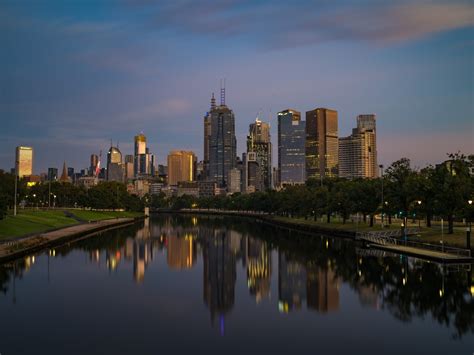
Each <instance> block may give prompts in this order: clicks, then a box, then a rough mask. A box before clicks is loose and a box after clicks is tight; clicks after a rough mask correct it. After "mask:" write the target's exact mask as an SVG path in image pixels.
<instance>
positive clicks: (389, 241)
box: [358, 233, 471, 258]
mask: <svg viewBox="0 0 474 355" xmlns="http://www.w3.org/2000/svg"><path fill="white" fill-rule="evenodd" d="M358 239H361V240H365V241H367V242H371V243H374V244H378V245H396V246H407V247H412V248H418V249H423V250H431V251H435V252H439V253H446V254H451V255H455V256H457V257H466V258H470V257H471V251H470V250H468V249H462V248H456V247H447V246H444V245H443V246H439V245H436V244H429V243H420V242H414V241H409V240H404V239H397V238H392V237H385V236H381V235H370V234H369V233H367V234H365V235H362V236H359V237H358Z"/></svg>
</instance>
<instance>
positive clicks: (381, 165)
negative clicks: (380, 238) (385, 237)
mask: <svg viewBox="0 0 474 355" xmlns="http://www.w3.org/2000/svg"><path fill="white" fill-rule="evenodd" d="M379 168H380V171H381V172H380V178H381V181H382V209H381V211H380V212H381V213H382V229H383V228H384V223H383V222H384V221H383V206H384V202H383V164H380V165H379Z"/></svg>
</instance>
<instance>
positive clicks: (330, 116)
mask: <svg viewBox="0 0 474 355" xmlns="http://www.w3.org/2000/svg"><path fill="white" fill-rule="evenodd" d="M338 147H339V142H338V131H337V111H335V110H330V109H327V108H316V109H314V110H311V111H308V112H306V177H307V178H308V179H310V178H316V179H321V178H323V177H335V176H338V166H339V148H338Z"/></svg>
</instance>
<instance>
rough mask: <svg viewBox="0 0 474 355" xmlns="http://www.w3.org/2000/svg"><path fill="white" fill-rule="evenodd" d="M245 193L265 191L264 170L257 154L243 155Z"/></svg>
mask: <svg viewBox="0 0 474 355" xmlns="http://www.w3.org/2000/svg"><path fill="white" fill-rule="evenodd" d="M242 160H243V165H244V169H243V176H244V183H243V189H242V191H243V192H247V193H252V192H255V191H262V190H263V180H262V175H263V174H262V169H261V166H260V164H259V162H258V160H257V153H255V152H249V153H247V154H245V153H244V154H243V158H242Z"/></svg>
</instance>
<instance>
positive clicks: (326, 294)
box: [306, 263, 340, 313]
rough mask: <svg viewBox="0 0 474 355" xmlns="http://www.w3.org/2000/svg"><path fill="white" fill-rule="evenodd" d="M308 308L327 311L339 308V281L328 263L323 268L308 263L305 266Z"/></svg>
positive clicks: (322, 311)
mask: <svg viewBox="0 0 474 355" xmlns="http://www.w3.org/2000/svg"><path fill="white" fill-rule="evenodd" d="M306 275H307V281H306V292H307V305H308V309H311V310H315V311H318V312H320V313H328V312H333V311H337V310H338V309H339V287H340V281H339V279H338V278H337V277H336V274H335V273H334V271H333V270H332V268H331V265H330V264H329V263H328V266H327V267H325V268H322V267H319V266H316V265H312V264H309V265H308V266H307V268H306Z"/></svg>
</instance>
